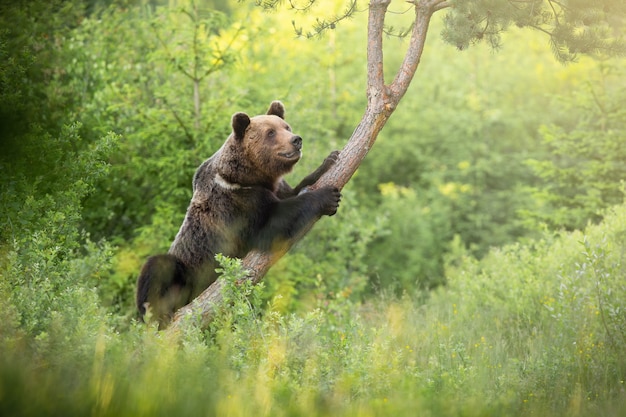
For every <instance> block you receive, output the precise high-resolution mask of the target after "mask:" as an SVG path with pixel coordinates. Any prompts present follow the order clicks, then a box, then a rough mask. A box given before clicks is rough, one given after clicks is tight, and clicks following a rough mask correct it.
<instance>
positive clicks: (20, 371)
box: [0, 207, 626, 416]
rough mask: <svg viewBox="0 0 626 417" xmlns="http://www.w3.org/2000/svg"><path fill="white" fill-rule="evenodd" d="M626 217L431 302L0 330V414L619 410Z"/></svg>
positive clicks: (517, 251)
mask: <svg viewBox="0 0 626 417" xmlns="http://www.w3.org/2000/svg"><path fill="white" fill-rule="evenodd" d="M625 218H626V208H625V207H621V208H619V209H618V210H616V211H615V212H614V213H612V214H611V215H610V216H609V217H608V218H607V220H606V221H605V222H604V223H603V224H601V225H599V226H592V227H590V228H589V229H588V230H587V232H586V234H584V235H583V234H582V233H572V234H568V235H563V236H560V237H559V236H546V237H545V238H544V240H541V241H536V242H533V243H530V244H528V245H525V246H524V245H513V246H509V247H505V248H502V249H498V250H494V251H492V252H491V254H490V255H489V256H487V257H486V258H485V259H484V260H482V261H476V260H473V259H471V258H467V259H463V260H456V261H455V262H454V264H455V266H452V264H451V266H450V267H449V268H448V285H447V286H446V287H444V288H441V289H439V290H436V291H434V292H433V293H432V294H431V295H430V297H428V298H427V299H426V301H425V303H419V302H416V298H414V297H409V296H406V297H403V298H401V299H394V298H389V297H386V296H381V297H380V298H379V299H377V300H374V301H369V302H367V303H366V304H364V305H358V306H357V305H351V306H345V305H344V306H342V307H341V308H338V307H337V306H331V305H329V306H328V307H327V310H324V309H318V310H315V311H312V312H310V313H308V314H305V315H300V316H298V315H289V316H285V315H282V314H280V313H278V312H276V311H271V310H267V311H264V312H263V313H262V315H261V316H259V315H258V312H259V311H261V310H259V307H258V306H252V308H253V309H254V310H250V307H251V305H250V304H249V303H248V302H247V301H246V300H245V299H244V298H243V297H239V299H235V300H234V301H232V302H233V303H234V304H233V305H232V306H231V307H229V308H227V309H225V310H224V314H223V316H222V317H221V318H220V319H219V320H218V321H217V322H216V323H215V325H214V326H212V327H211V329H209V330H207V331H205V332H202V331H200V330H198V329H194V328H188V329H186V330H185V332H184V334H181V335H169V334H168V333H159V332H157V331H156V330H155V329H153V328H145V327H143V326H137V327H133V328H132V329H131V330H130V331H128V332H126V333H121V334H120V333H114V332H110V331H107V330H104V329H103V330H101V331H100V332H99V334H95V335H94V334H90V333H89V332H87V331H85V332H82V333H78V334H74V335H73V336H72V338H71V339H68V338H67V337H66V338H64V337H63V335H64V334H66V335H69V333H68V331H69V329H63V328H58V329H56V330H54V331H55V332H58V334H50V335H49V336H48V338H47V341H46V343H45V344H41V343H39V344H38V343H36V342H37V341H35V340H29V339H28V338H26V337H24V336H23V335H22V334H20V333H19V332H17V331H14V330H13V331H9V330H7V331H3V336H2V348H3V351H4V353H5V354H3V366H2V378H1V380H0V405H1V406H2V407H3V409H2V412H3V415H15V414H13V413H14V412H16V410H19V413H20V414H21V415H47V414H54V413H57V412H63V413H64V414H66V415H85V413H86V414H91V415H99V416H107V415H116V416H119V415H133V416H155V415H156V416H158V415H171V414H177V415H199V414H200V415H202V414H206V415H219V416H250V415H255V416H293V415H297V416H331V415H332V416H335V415H343V416H388V415H416V413H417V414H419V415H463V416H468V415H470V416H487V415H520V416H521V415H542V416H543V415H545V416H559V415H562V416H589V415H602V416H613V415H614V416H617V415H621V412H622V410H623V407H624V406H625V405H626V394H625V391H624V390H625V387H624V380H623V379H624V378H623V375H624V370H625V363H624V355H623V345H624V329H625V326H626V322H625V321H624V316H623V314H621V312H623V308H624V305H623V303H624V299H626V297H625V296H626V291H625V284H624V282H623V276H624V266H623V262H622V261H623V259H622V258H623V252H622V250H621V249H617V248H619V247H620V245H621V243H620V240H619V239H621V238H622V237H623V236H624V235H625V233H626V221H625V220H624V219H625ZM253 291H261V289H257V288H255V289H253ZM253 298H254V297H253ZM344 302H345V301H344V300H343V299H341V298H337V299H336V300H334V301H332V302H331V304H332V303H344ZM245 309H247V311H244V310H245ZM331 311H332V312H333V313H332V314H334V315H335V317H332V319H333V320H332V321H330V320H328V319H329V314H331V313H330V312H331ZM5 313H6V314H10V311H9V310H8V309H7V310H6V311H5ZM250 313H253V314H250ZM93 319H97V317H94V318H93ZM86 328H88V327H86ZM68 337H69V336H68ZM68 350H71V352H70V351H68ZM59 352H61V354H59ZM31 398H36V400H35V401H32V400H31Z"/></svg>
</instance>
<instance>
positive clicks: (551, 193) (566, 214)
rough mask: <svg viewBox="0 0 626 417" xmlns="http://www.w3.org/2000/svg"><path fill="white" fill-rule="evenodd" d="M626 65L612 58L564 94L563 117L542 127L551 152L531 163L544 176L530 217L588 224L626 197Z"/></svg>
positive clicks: (563, 224)
mask: <svg viewBox="0 0 626 417" xmlns="http://www.w3.org/2000/svg"><path fill="white" fill-rule="evenodd" d="M624 75H625V71H624V69H623V68H622V67H621V65H619V64H618V63H614V62H611V61H608V62H606V63H603V64H602V65H600V66H599V70H598V72H597V73H596V76H595V79H590V80H588V81H587V82H586V83H585V88H584V89H583V90H582V91H581V92H579V93H577V94H574V95H573V96H571V95H563V96H560V97H559V99H558V101H557V103H556V106H558V109H559V113H560V115H561V116H560V117H559V118H557V121H556V122H555V123H553V124H550V125H544V126H542V127H541V130H540V133H541V136H542V138H543V141H544V143H545V145H546V146H547V147H548V149H549V150H550V152H549V153H548V154H547V158H545V159H531V160H529V161H528V164H529V165H530V166H531V167H532V169H533V170H534V171H535V173H536V174H537V175H538V176H539V177H540V178H541V180H542V182H541V183H540V184H538V186H537V187H535V188H532V191H533V195H534V197H535V201H536V207H535V208H534V209H533V210H527V211H525V212H524V213H525V215H526V216H527V218H528V219H532V220H533V221H534V222H536V223H539V224H545V225H547V226H548V227H550V228H553V229H566V230H574V229H582V228H584V226H586V223H587V222H588V221H598V220H600V219H601V218H602V216H603V213H602V211H603V210H604V209H606V208H608V207H609V206H612V205H615V204H619V203H621V202H622V201H623V200H624V190H625V188H624V187H625V185H624V184H625V183H624V181H626V155H624V151H623V150H624V149H626V110H624V98H625V97H626V83H624Z"/></svg>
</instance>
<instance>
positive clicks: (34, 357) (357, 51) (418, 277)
mask: <svg viewBox="0 0 626 417" xmlns="http://www.w3.org/2000/svg"><path fill="white" fill-rule="evenodd" d="M329 4H331V3H329ZM0 7H1V8H0V10H1V11H2V14H1V15H0V28H2V29H1V30H0V118H1V123H0V137H1V138H2V142H1V144H0V147H1V148H2V149H0V170H1V172H2V183H1V194H0V207H1V209H0V210H1V211H0V212H1V214H2V216H0V254H1V258H0V267H1V269H0V271H1V273H2V280H1V281H0V300H1V301H0V314H2V317H3V320H2V321H1V324H0V348H1V349H2V353H3V355H2V358H3V359H2V362H0V365H1V366H2V368H1V375H0V377H1V378H0V410H6V411H7V412H9V411H10V412H11V413H13V414H12V415H31V414H32V415H42V414H53V413H55V412H57V411H59V410H62V411H63V412H65V413H66V414H77V415H85V414H94V415H96V414H98V415H100V414H101V415H109V414H110V415H126V414H129V415H130V414H132V415H144V414H145V415H159V414H164V415H165V414H168V413H171V412H176V413H179V414H190V415H198V414H206V415H214V414H215V415H250V412H251V410H255V413H257V414H256V415H273V416H275V415H391V414H393V415H403V414H412V413H413V412H414V411H415V410H422V411H424V412H430V413H432V414H434V415H442V414H446V415H502V413H503V412H505V413H508V414H510V415H517V414H519V415H527V414H526V413H528V412H534V413H536V414H545V415H577V414H580V415H591V414H598V415H623V414H622V413H623V410H624V409H625V408H624V407H625V405H626V394H625V388H624V379H625V374H626V362H625V361H624V357H626V355H625V354H624V352H625V350H624V346H625V345H626V336H625V334H626V319H625V314H624V308H625V307H626V284H625V282H626V281H625V280H624V271H625V270H626V267H625V266H624V263H623V261H624V254H625V253H626V250H625V247H624V236H625V235H626V207H624V206H623V205H622V203H623V197H624V182H623V181H624V179H625V178H626V153H625V151H624V150H623V149H625V145H626V143H625V142H626V131H625V129H626V110H624V109H625V108H626V106H624V102H625V94H626V78H625V75H626V74H625V72H626V70H625V66H624V61H623V59H619V58H606V57H602V56H598V57H595V58H589V57H584V56H580V57H578V59H577V60H576V62H575V63H570V64H567V65H564V64H563V63H560V62H557V60H555V59H554V55H555V52H556V53H558V52H559V51H558V50H557V51H555V50H554V48H551V45H550V42H549V39H548V38H547V37H546V36H545V34H541V33H533V32H529V31H522V30H520V29H518V28H510V29H509V30H508V31H507V33H506V34H505V35H504V36H503V37H502V42H501V45H499V46H498V47H497V48H496V50H495V51H494V49H493V47H489V46H487V45H481V44H478V45H471V47H470V48H468V49H467V50H466V48H465V47H462V48H459V47H456V46H454V45H450V44H448V43H446V42H444V41H443V40H442V37H441V35H440V33H441V30H442V21H441V18H442V17H443V16H445V15H444V14H442V15H441V16H436V18H435V19H434V20H433V22H432V24H431V29H430V34H429V38H428V42H427V45H426V49H425V53H424V56H423V58H422V62H421V64H420V67H419V69H418V73H417V75H416V78H415V79H414V81H413V83H412V85H411V87H410V89H409V92H408V93H407V95H406V96H405V98H404V99H403V101H402V103H401V104H400V106H399V108H398V110H397V111H396V112H395V114H394V115H393V116H392V117H391V119H390V120H389V122H388V123H387V125H386V126H385V128H384V130H383V131H382V132H381V134H380V136H379V139H378V141H377V143H376V145H375V147H374V148H373V149H372V151H371V152H370V154H369V155H368V157H367V159H366V160H365V161H364V162H363V164H362V165H361V167H360V168H359V171H358V172H357V174H356V175H355V176H354V177H353V179H352V180H351V181H350V182H349V184H348V186H347V187H346V188H345V189H344V190H343V194H344V198H343V200H342V205H341V207H340V210H339V213H338V214H337V215H336V216H334V217H332V218H327V219H323V220H322V221H320V222H319V223H318V224H317V225H316V226H315V228H314V229H313V230H312V231H311V232H310V233H309V234H308V235H307V236H306V237H305V239H304V240H303V241H301V242H300V243H299V244H298V245H297V247H296V248H294V250H292V251H291V252H290V253H289V254H288V255H286V256H285V257H284V258H283V259H282V260H281V261H280V262H279V263H278V264H277V265H275V266H274V267H273V268H272V269H271V270H270V273H269V274H268V276H267V277H266V278H265V280H264V282H263V284H264V285H262V286H259V287H255V288H231V290H232V294H230V295H229V297H227V300H228V302H229V303H230V307H229V308H224V310H223V311H222V314H221V315H220V318H219V319H218V320H216V322H215V323H214V324H213V325H212V326H211V328H209V329H205V330H202V329H198V328H196V327H194V326H193V323H191V324H190V325H189V328H188V329H187V330H186V332H185V333H184V334H183V335H178V336H177V337H176V339H175V340H174V336H172V335H164V334H160V333H156V332H155V331H154V329H152V328H146V327H145V326H143V325H140V324H137V323H136V322H135V321H134V318H135V307H134V305H133V297H134V285H135V280H136V276H137V272H138V270H139V268H140V267H141V264H142V262H143V261H144V260H145V258H146V257H147V256H149V255H151V254H155V253H161V252H165V251H166V250H167V249H168V247H169V244H170V243H171V241H172V239H173V237H174V236H175V234H176V232H177V230H178V228H179V226H180V224H181V222H182V219H183V216H184V213H185V209H186V206H187V204H188V203H189V200H190V197H191V178H192V175H193V173H194V171H195V169H196V167H197V166H198V165H200V163H201V162H202V161H203V160H204V159H206V158H207V157H209V156H210V155H211V154H212V153H213V152H214V151H215V150H217V149H218V148H219V146H220V145H221V144H222V143H223V141H224V140H225V138H226V137H227V136H228V134H229V132H230V117H231V115H232V114H233V113H234V112H236V111H246V112H248V113H250V114H258V113H261V112H263V111H264V110H265V109H266V108H267V106H268V104H269V103H270V101H271V100H274V99H279V100H282V101H283V102H284V103H285V105H286V108H287V120H288V121H289V123H290V124H291V125H292V127H293V128H294V131H296V132H298V133H299V134H300V135H302V136H303V138H304V158H303V160H302V161H301V162H300V163H299V165H298V166H297V167H296V169H295V170H294V173H293V174H290V176H289V177H288V178H287V179H288V181H290V182H291V183H296V182H297V181H298V179H299V178H300V177H302V176H303V175H305V174H306V173H308V172H309V171H310V170H312V168H314V167H315V166H317V165H318V164H319V163H320V162H321V161H322V159H323V158H324V157H325V156H326V155H327V154H328V152H329V151H330V150H333V149H341V147H342V146H343V144H344V143H345V141H346V140H347V138H348V137H349V136H350V134H351V133H352V130H353V129H354V127H355V126H356V124H357V123H358V121H359V119H360V117H361V114H362V112H363V109H364V108H365V105H366V97H365V81H366V80H365V79H366V69H365V63H366V57H365V51H366V48H365V46H366V44H365V42H366V39H367V37H366V20H365V19H366V13H356V14H355V15H354V16H353V17H352V18H350V19H347V20H345V21H342V22H341V24H339V25H337V26H336V27H334V28H333V29H332V30H328V31H327V32H326V33H325V34H324V35H323V36H321V37H314V39H307V38H306V36H300V37H298V36H296V33H297V32H298V31H299V30H302V31H303V32H302V34H306V32H307V30H308V28H310V27H312V26H313V25H315V19H316V17H320V16H322V17H323V16H326V17H329V16H333V15H335V14H337V13H341V11H342V8H343V7H345V4H343V3H341V2H337V4H336V5H335V3H332V6H329V5H328V4H327V5H325V6H324V7H321V6H320V7H318V8H317V10H315V13H309V14H304V13H293V11H280V10H279V11H274V12H272V13H267V12H263V11H262V10H261V9H260V8H259V7H256V6H255V5H253V4H248V3H238V2H234V1H202V2H201V1H195V2H193V1H187V0H171V1H169V2H165V1H130V0H129V1H115V2H108V1H80V0H72V1H64V2H54V1H53V2H35V1H16V2H11V3H7V4H2V6H0ZM357 8H358V7H357ZM363 8H364V6H362V7H360V9H363ZM360 9H359V10H360ZM391 10H392V11H393V12H394V13H391V14H390V17H389V19H390V20H391V21H390V22H389V24H391V25H394V26H395V27H397V28H398V29H399V30H400V31H401V30H402V29H403V28H406V26H407V25H408V24H409V23H410V21H411V17H412V16H410V15H411V12H410V11H411V10H412V9H411V7H410V5H408V4H405V3H402V2H392V6H391ZM407 11H408V13H407ZM385 47H386V51H385V59H386V64H387V65H389V66H392V67H396V66H397V65H398V64H399V62H400V60H401V59H402V57H403V51H404V49H405V48H406V40H404V39H403V38H400V37H395V36H389V37H388V38H386V39H385ZM460 49H462V50H460ZM223 268H224V270H225V271H226V274H225V275H226V276H229V277H231V278H232V279H235V278H236V277H237V276H239V275H240V274H241V271H240V269H238V266H237V263H236V262H232V261H229V260H224V265H223ZM244 296H245V297H244ZM242 399H245V401H242ZM390 413H391V414H390ZM3 414H4V413H3ZM7 415H9V414H7Z"/></svg>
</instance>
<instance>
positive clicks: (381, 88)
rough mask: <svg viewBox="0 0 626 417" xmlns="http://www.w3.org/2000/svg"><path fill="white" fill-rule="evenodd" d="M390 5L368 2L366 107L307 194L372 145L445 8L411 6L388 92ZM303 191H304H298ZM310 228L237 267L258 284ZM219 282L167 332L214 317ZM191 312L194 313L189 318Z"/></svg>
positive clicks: (337, 183) (339, 184) (348, 171)
mask: <svg viewBox="0 0 626 417" xmlns="http://www.w3.org/2000/svg"><path fill="white" fill-rule="evenodd" d="M389 3H390V0H370V9H369V17H368V42H367V98H368V104H367V108H366V110H365V114H364V115H363V117H362V119H361V122H360V123H359V124H358V126H357V127H356V129H355V130H354V132H353V133H352V136H351V137H350V140H349V141H348V143H347V144H346V146H345V147H344V148H343V150H342V151H341V153H340V154H339V158H338V160H337V162H336V163H335V165H333V167H332V168H330V169H329V170H328V172H326V173H325V174H324V175H323V176H322V177H321V178H320V179H319V180H318V181H317V182H316V183H315V184H314V185H312V186H311V187H309V188H310V189H311V190H314V189H317V188H321V187H326V186H332V187H336V188H338V189H342V188H343V187H344V186H345V185H346V184H347V183H348V181H349V180H350V178H351V177H352V175H354V173H355V172H356V170H357V168H358V167H359V165H360V164H361V162H362V161H363V159H364V158H365V156H366V155H367V153H368V152H369V150H370V149H371V148H372V146H373V145H374V142H375V141H376V138H377V137H378V133H379V132H380V131H381V130H382V128H383V126H384V125H385V123H386V122H387V120H388V119H389V117H390V116H391V113H393V111H394V109H395V108H396V106H397V105H398V102H399V101H400V100H401V99H402V96H403V95H404V93H405V92H406V90H407V88H408V86H409V84H410V82H411V80H412V78H413V75H414V74H415V71H416V69H417V66H418V64H419V61H420V56H421V54H422V51H423V48H424V42H425V40H426V33H427V31H428V24H429V22H430V17H431V16H432V14H433V13H434V12H435V11H437V10H441V9H442V8H444V7H447V5H448V2H447V1H442V0H430V1H428V0H427V1H422V2H419V3H415V7H416V22H415V25H414V26H415V27H414V29H413V31H412V35H411V44H410V45H409V50H408V51H407V56H406V57H405V60H404V62H403V64H402V66H401V67H400V69H399V71H398V75H397V76H396V79H395V80H394V82H393V83H392V84H391V88H388V87H387V86H385V83H384V72H383V69H384V68H383V38H382V37H383V30H384V23H385V14H386V11H387V7H388V6H389ZM304 192H306V190H305V191H304ZM314 224H315V222H313V223H311V224H310V225H308V227H307V228H306V230H304V231H303V232H302V233H301V234H300V235H298V236H296V237H294V238H293V239H291V240H290V241H288V242H285V245H284V246H283V247H281V248H280V249H279V250H277V251H275V252H272V253H266V252H259V251H253V252H250V253H249V254H248V255H247V256H246V257H245V258H244V259H243V266H244V268H246V269H247V270H248V271H249V274H248V277H247V279H249V280H251V281H252V282H253V283H254V284H256V283H258V282H259V281H261V279H263V276H265V274H266V272H267V271H268V270H269V268H270V267H271V266H272V265H273V264H274V263H276V261H278V260H279V259H280V258H281V257H282V256H283V255H284V254H285V253H287V251H288V250H289V249H291V247H292V246H293V245H294V244H295V243H296V242H298V241H299V240H300V239H301V238H302V237H303V236H304V235H305V234H306V233H307V232H308V231H309V230H310V229H311V228H312V227H313V225H314ZM222 287H223V284H222V281H221V280H219V279H218V281H216V282H215V283H213V284H212V285H211V286H210V287H209V288H207V289H206V290H205V291H204V292H203V293H202V294H200V295H199V296H198V297H197V298H196V299H195V300H194V301H192V302H191V303H190V304H189V305H187V306H185V307H183V308H181V309H180V310H178V311H177V312H176V314H175V316H174V318H173V320H172V322H171V324H170V327H169V328H168V330H169V331H172V332H175V331H177V330H180V328H181V326H182V325H183V324H182V323H183V322H184V321H185V317H189V316H191V317H194V318H197V319H199V320H200V325H201V326H203V327H205V326H207V325H208V324H209V323H210V322H211V321H212V320H213V316H214V314H215V311H216V310H215V306H216V305H219V303H221V302H222V293H221V290H222ZM194 312H195V313H194Z"/></svg>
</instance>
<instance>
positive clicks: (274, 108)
mask: <svg viewBox="0 0 626 417" xmlns="http://www.w3.org/2000/svg"><path fill="white" fill-rule="evenodd" d="M267 114H269V115H274V116H278V117H280V118H281V119H284V118H285V106H283V103H281V102H280V101H272V104H270V108H269V109H267Z"/></svg>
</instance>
